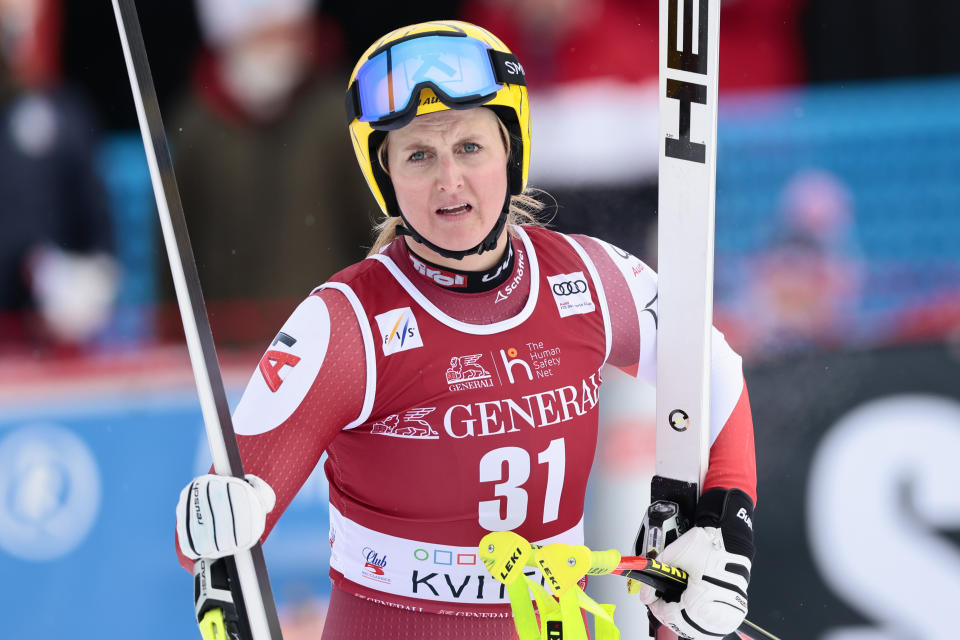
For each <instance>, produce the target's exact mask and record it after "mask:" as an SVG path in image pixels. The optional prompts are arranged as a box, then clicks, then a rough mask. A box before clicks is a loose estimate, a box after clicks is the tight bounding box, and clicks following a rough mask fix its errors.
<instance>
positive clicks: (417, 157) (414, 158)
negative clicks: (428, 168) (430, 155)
mask: <svg viewBox="0 0 960 640" xmlns="http://www.w3.org/2000/svg"><path fill="white" fill-rule="evenodd" d="M426 159H427V154H426V153H425V152H423V151H414V152H413V153H411V154H410V157H409V158H407V160H408V161H409V162H423V161H424V160H426Z"/></svg>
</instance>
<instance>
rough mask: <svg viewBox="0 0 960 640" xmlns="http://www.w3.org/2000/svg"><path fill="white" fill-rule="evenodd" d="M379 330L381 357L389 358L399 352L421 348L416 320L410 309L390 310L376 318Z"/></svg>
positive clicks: (421, 343) (421, 342)
mask: <svg viewBox="0 0 960 640" xmlns="http://www.w3.org/2000/svg"><path fill="white" fill-rule="evenodd" d="M376 320H377V327H379V329H380V345H381V346H382V347H383V355H385V356H389V355H390V354H393V353H398V352H400V351H407V350H409V349H416V348H417V347H422V346H423V340H421V339H420V329H419V328H418V327H417V319H416V317H415V316H414V315H413V312H412V311H411V310H410V307H403V308H401V309H392V310H390V311H387V312H386V313H381V314H380V315H378V316H377V317H376Z"/></svg>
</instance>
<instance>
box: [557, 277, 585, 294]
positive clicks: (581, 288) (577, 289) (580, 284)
mask: <svg viewBox="0 0 960 640" xmlns="http://www.w3.org/2000/svg"><path fill="white" fill-rule="evenodd" d="M553 292H554V293H555V294H556V295H558V296H572V295H573V294H575V293H586V292H587V283H586V281H585V280H564V281H562V282H554V283H553Z"/></svg>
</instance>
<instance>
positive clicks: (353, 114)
mask: <svg viewBox="0 0 960 640" xmlns="http://www.w3.org/2000/svg"><path fill="white" fill-rule="evenodd" d="M343 107H344V109H345V110H346V112H347V124H350V123H351V122H353V119H354V118H359V117H360V116H361V115H362V114H361V111H360V89H359V88H358V87H357V81H356V80H354V81H353V82H351V83H350V86H349V87H348V88H347V95H346V96H345V98H344V105H343Z"/></svg>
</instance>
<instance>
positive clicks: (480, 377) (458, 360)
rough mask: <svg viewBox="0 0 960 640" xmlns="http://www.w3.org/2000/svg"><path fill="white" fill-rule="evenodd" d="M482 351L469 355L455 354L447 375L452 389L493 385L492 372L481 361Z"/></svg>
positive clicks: (481, 387)
mask: <svg viewBox="0 0 960 640" xmlns="http://www.w3.org/2000/svg"><path fill="white" fill-rule="evenodd" d="M482 357H483V354H482V353H474V354H471V355H468V356H453V357H452V358H450V367H449V368H448V369H447V370H446V372H445V375H446V379H447V385H448V386H449V389H450V391H463V390H464V389H483V388H486V387H492V386H493V380H491V379H490V378H491V376H490V372H489V371H487V370H486V369H485V368H484V367H483V365H482V364H481V363H480V359H481V358H482Z"/></svg>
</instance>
